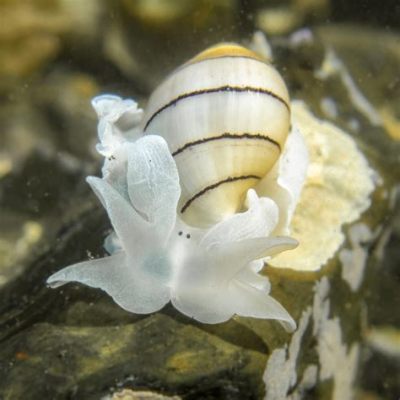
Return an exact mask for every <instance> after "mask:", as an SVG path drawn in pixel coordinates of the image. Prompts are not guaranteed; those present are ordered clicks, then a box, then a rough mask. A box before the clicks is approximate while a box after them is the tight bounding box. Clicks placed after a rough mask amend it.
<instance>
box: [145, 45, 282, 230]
mask: <svg viewBox="0 0 400 400" xmlns="http://www.w3.org/2000/svg"><path fill="white" fill-rule="evenodd" d="M289 125H290V106H289V95H288V92H287V89H286V86H285V83H284V81H283V79H282V78H281V76H280V75H279V73H278V72H277V71H276V70H275V68H273V67H272V66H271V65H270V64H269V63H268V62H264V61H263V60H262V59H261V58H260V57H259V56H258V55H256V54H255V53H253V52H251V51H250V50H247V49H246V48H244V47H242V46H239V45H236V44H220V45H217V46H213V47H211V48H209V49H207V50H205V51H204V52H202V53H200V54H199V55H197V56H195V57H194V58H193V59H191V60H189V61H188V62H187V63H186V64H184V65H183V66H181V67H180V68H178V69H177V70H176V71H175V72H173V73H172V74H171V75H170V76H169V77H167V79H166V80H165V81H164V82H163V83H162V84H161V85H160V86H159V87H158V88H157V89H156V90H155V91H154V93H153V94H152V95H151V97H150V99H149V102H148V105H147V108H146V112H145V117H144V119H143V124H142V126H143V130H144V132H145V133H146V134H157V135H161V136H163V137H164V138H165V140H166V141H167V143H168V145H169V149H170V151H171V153H172V155H173V156H174V159H175V162H176V164H177V166H178V171H179V177H180V182H181V188H182V194H181V198H180V201H179V206H178V207H179V210H180V213H181V216H182V218H183V219H184V220H185V221H186V222H187V223H189V224H191V225H196V226H209V225H212V224H214V223H216V222H218V221H220V220H223V219H224V218H225V217H227V216H228V215H231V214H234V213H235V212H237V211H239V210H240V209H241V206H242V203H243V200H244V197H245V194H246V192H247V190H248V189H249V188H251V187H254V186H256V184H257V183H258V182H259V180H260V179H262V178H263V177H264V176H265V175H266V174H267V173H268V172H269V171H270V169H271V168H272V166H273V165H274V164H275V162H276V161H277V159H278V157H279V155H280V154H281V151H282V148H283V146H284V143H285V140H286V137H287V135H288V132H289Z"/></svg>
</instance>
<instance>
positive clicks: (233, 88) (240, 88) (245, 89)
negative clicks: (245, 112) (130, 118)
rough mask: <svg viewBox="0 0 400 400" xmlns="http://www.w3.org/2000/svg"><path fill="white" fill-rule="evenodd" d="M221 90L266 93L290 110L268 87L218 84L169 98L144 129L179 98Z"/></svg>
mask: <svg viewBox="0 0 400 400" xmlns="http://www.w3.org/2000/svg"><path fill="white" fill-rule="evenodd" d="M221 92H234V93H243V92H252V93H260V94H266V95H267V96H271V97H273V98H274V99H276V100H278V101H279V102H281V103H282V104H283V105H284V106H285V107H286V108H287V109H288V111H290V107H289V104H287V103H286V101H285V100H284V99H282V97H280V96H278V95H277V94H275V93H273V92H271V91H270V90H268V89H263V88H257V87H252V86H229V85H226V86H219V87H216V88H210V89H202V90H195V91H193V92H189V93H184V94H181V95H180V96H178V97H176V98H175V99H173V100H171V101H170V102H169V103H167V104H165V105H163V106H162V107H160V108H159V109H158V110H157V111H156V112H154V113H153V115H152V116H151V117H150V118H149V119H148V121H147V122H146V125H145V127H144V130H146V129H147V128H148V126H149V125H150V124H151V122H152V121H153V119H154V118H155V117H156V116H157V115H158V114H160V113H161V112H162V111H164V110H166V109H167V108H169V107H172V106H175V105H176V104H177V103H178V102H179V101H181V100H184V99H187V98H189V97H195V96H201V95H203V94H208V93H221Z"/></svg>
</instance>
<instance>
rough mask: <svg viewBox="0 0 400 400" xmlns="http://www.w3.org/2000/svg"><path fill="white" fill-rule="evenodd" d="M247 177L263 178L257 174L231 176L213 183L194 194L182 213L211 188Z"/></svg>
mask: <svg viewBox="0 0 400 400" xmlns="http://www.w3.org/2000/svg"><path fill="white" fill-rule="evenodd" d="M245 179H257V180H259V179H261V177H259V176H257V175H242V176H229V177H228V178H226V179H223V180H222V181H219V182H216V183H213V184H212V185H209V186H206V187H205V188H204V189H201V190H200V191H199V192H197V193H196V194H195V195H194V196H192V197H191V198H190V199H189V200H188V201H187V202H186V203H185V204H184V205H183V207H182V208H181V213H184V212H185V211H186V210H187V208H188V207H189V206H190V205H191V204H192V203H193V201H195V200H196V199H198V198H199V197H201V196H202V195H203V194H205V193H207V192H209V191H210V190H213V189H215V188H217V187H218V186H221V185H223V184H224V183H231V182H236V181H242V180H245Z"/></svg>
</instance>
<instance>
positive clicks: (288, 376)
mask: <svg viewBox="0 0 400 400" xmlns="http://www.w3.org/2000/svg"><path fill="white" fill-rule="evenodd" d="M310 316H311V309H310V308H308V309H307V310H306V311H304V313H303V315H302V317H301V319H300V322H299V328H298V329H297V331H296V332H295V333H294V334H293V337H292V340H291V342H290V344H289V348H287V347H286V346H285V347H282V348H279V349H276V350H274V351H273V352H272V354H271V356H270V357H269V359H268V364H267V368H266V369H265V372H264V377H263V379H264V382H265V391H266V396H265V400H283V399H289V397H287V394H288V393H289V391H290V390H291V389H292V388H293V387H294V386H295V385H296V384H297V383H298V382H297V372H296V366H297V358H298V356H299V352H300V347H301V341H302V339H303V336H304V333H305V331H306V329H307V327H308V325H309V322H310Z"/></svg>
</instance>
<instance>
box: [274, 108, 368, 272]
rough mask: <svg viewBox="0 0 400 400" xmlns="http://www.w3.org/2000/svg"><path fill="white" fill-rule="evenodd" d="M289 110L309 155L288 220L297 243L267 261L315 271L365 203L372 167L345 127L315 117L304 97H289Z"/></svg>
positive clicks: (339, 243) (277, 264)
mask: <svg viewBox="0 0 400 400" xmlns="http://www.w3.org/2000/svg"><path fill="white" fill-rule="evenodd" d="M292 113H293V123H294V124H295V125H297V127H298V128H299V129H300V130H301V132H302V134H303V136H304V138H305V141H306V143H307V148H308V151H309V157H310V164H309V167H308V173H307V178H306V181H305V184H304V188H303V191H302V193H301V196H300V200H299V203H298V205H297V208H296V211H295V213H294V216H293V219H292V222H291V225H290V228H291V236H292V237H294V238H295V239H297V240H298V241H299V243H300V245H299V246H298V248H297V249H295V250H293V251H290V252H288V253H285V254H280V255H278V256H277V257H275V258H274V259H273V260H272V261H271V262H270V264H271V265H272V266H274V267H278V268H292V269H294V270H303V271H315V270H318V269H319V268H321V267H322V266H323V265H324V264H325V263H326V262H327V261H328V260H329V259H330V258H331V257H333V256H334V254H335V252H336V251H337V249H338V248H339V246H340V245H341V244H342V243H343V240H344V235H343V233H342V228H343V225H344V224H348V223H351V222H353V221H355V220H357V219H358V218H359V217H360V215H361V213H362V212H363V211H365V210H366V209H367V208H368V207H369V205H370V199H369V197H370V195H371V193H372V191H373V189H374V183H373V179H372V176H373V172H372V170H371V169H370V168H369V166H368V164H367V161H366V159H365V157H364V156H363V154H362V153H361V152H360V150H359V149H358V148H357V146H356V143H355V142H354V140H353V139H352V138H351V137H350V136H349V135H347V134H346V133H345V132H343V131H342V130H340V129H339V128H338V127H336V126H335V125H333V124H331V123H328V122H326V121H322V120H319V119H317V118H316V117H314V116H313V115H312V114H311V113H310V112H309V110H308V109H307V107H306V106H305V104H304V103H303V102H293V103H292Z"/></svg>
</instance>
